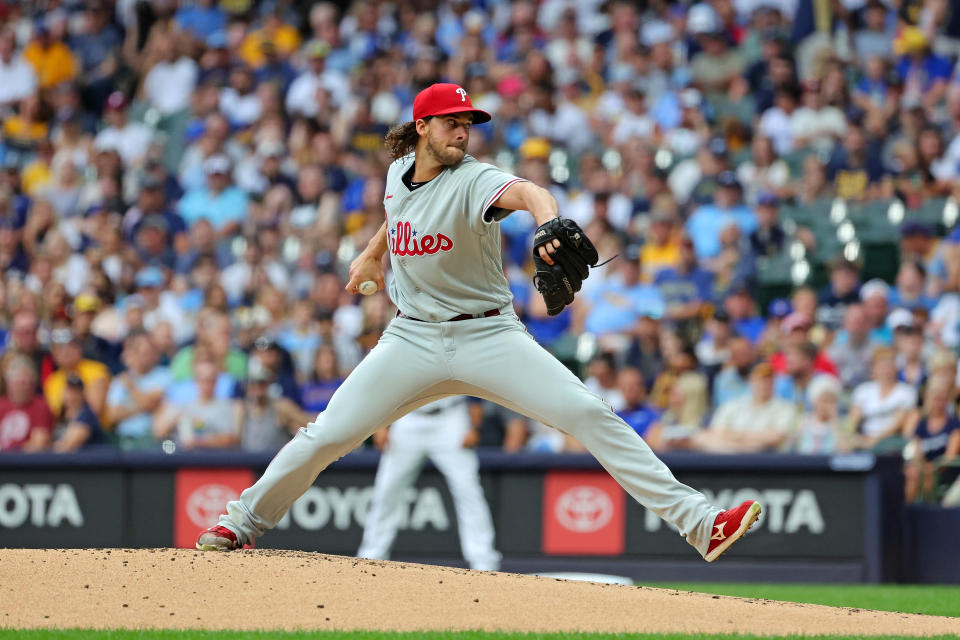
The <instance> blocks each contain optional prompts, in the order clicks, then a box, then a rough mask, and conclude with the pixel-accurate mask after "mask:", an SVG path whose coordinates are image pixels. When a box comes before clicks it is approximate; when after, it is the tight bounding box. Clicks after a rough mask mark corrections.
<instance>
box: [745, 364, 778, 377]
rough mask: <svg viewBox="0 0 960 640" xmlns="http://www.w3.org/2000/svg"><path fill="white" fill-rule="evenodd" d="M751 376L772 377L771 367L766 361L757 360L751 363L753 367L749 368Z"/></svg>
mask: <svg viewBox="0 0 960 640" xmlns="http://www.w3.org/2000/svg"><path fill="white" fill-rule="evenodd" d="M750 375H751V376H758V377H762V378H772V377H773V367H771V366H770V363H768V362H758V363H757V364H755V365H753V369H751V370H750Z"/></svg>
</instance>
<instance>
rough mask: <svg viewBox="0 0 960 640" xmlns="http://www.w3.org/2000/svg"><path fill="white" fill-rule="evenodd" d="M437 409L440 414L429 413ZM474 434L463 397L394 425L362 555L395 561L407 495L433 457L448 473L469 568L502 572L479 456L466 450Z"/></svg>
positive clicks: (375, 488)
mask: <svg viewBox="0 0 960 640" xmlns="http://www.w3.org/2000/svg"><path fill="white" fill-rule="evenodd" d="M441 402H446V401H441ZM434 407H435V411H436V413H432V414H427V413H425V410H426V409H430V408H434ZM469 431H470V409H469V408H468V406H467V402H466V400H465V399H463V398H458V399H456V400H455V401H454V404H449V405H447V406H443V405H442V404H440V403H433V404H429V405H427V406H426V407H424V408H423V409H418V410H416V411H414V412H413V413H408V414H407V415H405V416H403V417H402V418H400V419H399V420H397V421H396V422H394V423H393V425H391V427H390V434H389V436H388V438H389V439H388V443H387V448H386V449H385V450H384V452H383V455H382V456H381V457H380V466H379V467H378V468H377V478H376V480H375V481H374V485H373V500H372V501H371V503H370V512H369V513H368V514H367V520H366V523H365V524H364V528H363V541H362V542H361V543H360V549H359V550H358V551H357V556H359V557H361V558H372V559H375V560H386V559H388V558H389V557H390V547H391V546H392V545H393V540H394V538H395V537H396V535H397V528H398V526H399V523H400V520H401V518H402V515H403V514H402V506H403V495H404V493H405V492H406V491H407V490H408V489H409V488H410V487H411V486H413V483H414V482H416V480H417V476H419V475H420V470H421V469H422V468H423V463H424V462H425V461H426V459H427V458H429V459H430V460H431V461H432V462H433V464H434V466H436V467H437V469H438V470H439V471H440V473H442V474H443V477H444V478H445V479H446V481H447V485H448V486H449V487H450V493H451V494H452V495H453V506H454V509H455V510H456V512H457V531H458V532H459V535H460V548H461V549H462V550H463V557H464V558H465V559H466V560H467V562H468V563H469V564H470V568H471V569H477V570H480V571H496V570H497V569H499V568H500V554H499V553H498V552H497V550H496V549H494V548H493V518H491V517H490V508H489V507H488V506H487V501H486V499H485V498H484V496H483V489H482V488H481V486H480V472H479V466H480V465H479V462H478V461H477V453H476V452H475V451H473V450H471V449H466V448H464V446H463V440H464V438H465V437H466V436H467V433H468V432H469Z"/></svg>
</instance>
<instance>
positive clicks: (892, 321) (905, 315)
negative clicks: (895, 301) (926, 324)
mask: <svg viewBox="0 0 960 640" xmlns="http://www.w3.org/2000/svg"><path fill="white" fill-rule="evenodd" d="M887 327H889V328H890V330H891V331H896V330H898V329H912V328H913V314H912V313H911V312H910V311H908V310H907V309H902V308H901V309H894V310H893V311H891V312H890V315H888V316H887Z"/></svg>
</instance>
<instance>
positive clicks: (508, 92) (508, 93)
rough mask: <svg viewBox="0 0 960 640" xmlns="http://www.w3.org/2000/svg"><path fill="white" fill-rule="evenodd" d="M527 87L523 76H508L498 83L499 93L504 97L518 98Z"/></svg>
mask: <svg viewBox="0 0 960 640" xmlns="http://www.w3.org/2000/svg"><path fill="white" fill-rule="evenodd" d="M526 88H527V83H526V82H524V81H523V78H522V77H521V76H517V75H513V76H507V77H505V78H504V79H503V80H501V81H500V82H498V83H497V93H499V94H500V95H501V96H503V97H504V98H516V97H517V96H519V95H520V94H521V93H523V92H524V90H525V89H526Z"/></svg>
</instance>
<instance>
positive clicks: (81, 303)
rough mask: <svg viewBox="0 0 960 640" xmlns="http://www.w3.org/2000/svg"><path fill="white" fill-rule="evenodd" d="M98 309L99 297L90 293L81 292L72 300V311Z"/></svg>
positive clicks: (80, 311)
mask: <svg viewBox="0 0 960 640" xmlns="http://www.w3.org/2000/svg"><path fill="white" fill-rule="evenodd" d="M99 310H100V298H98V297H97V296H95V295H93V294H91V293H81V294H80V295H78V296H77V297H76V298H75V299H74V301H73V312H74V313H95V312H97V311H99Z"/></svg>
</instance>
